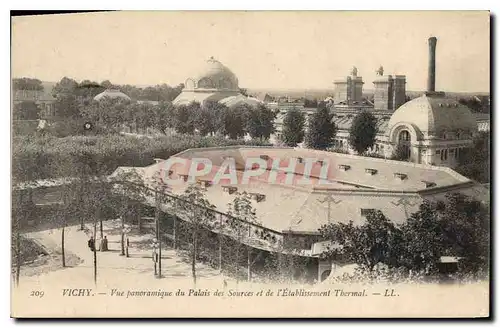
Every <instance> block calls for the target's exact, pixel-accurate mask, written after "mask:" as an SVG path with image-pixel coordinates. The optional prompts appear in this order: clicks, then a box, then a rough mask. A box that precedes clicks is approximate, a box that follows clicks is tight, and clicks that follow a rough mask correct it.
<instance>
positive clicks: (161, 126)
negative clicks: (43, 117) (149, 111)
mask: <svg viewBox="0 0 500 328" xmlns="http://www.w3.org/2000/svg"><path fill="white" fill-rule="evenodd" d="M174 113H175V109H174V106H173V105H172V103H171V102H169V101H161V102H160V103H159V104H158V105H157V106H154V107H153V119H152V126H153V127H154V128H155V129H157V130H160V131H161V132H162V133H166V130H167V128H173V127H174Z"/></svg>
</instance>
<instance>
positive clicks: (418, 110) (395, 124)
mask: <svg viewBox="0 0 500 328" xmlns="http://www.w3.org/2000/svg"><path fill="white" fill-rule="evenodd" d="M436 42H437V39H436V38H434V37H432V38H430V39H429V63H428V64H429V68H428V82H427V84H428V85H427V92H425V93H423V95H422V96H420V97H418V98H415V99H413V100H410V101H408V102H406V103H403V104H401V105H399V106H398V104H400V103H402V101H401V99H404V98H405V87H404V84H405V83H406V82H405V77H404V76H396V78H394V79H393V80H394V81H395V82H394V83H393V84H392V86H391V84H390V83H386V82H387V81H390V80H391V79H392V76H390V75H389V76H382V74H383V69H382V68H380V69H379V72H380V73H379V75H380V77H379V78H378V79H377V80H376V81H375V82H374V84H375V93H374V95H375V101H374V106H372V107H371V108H368V109H366V110H369V111H370V112H372V114H373V115H374V116H375V117H376V118H377V129H378V134H377V136H376V143H375V145H374V146H373V148H372V149H370V150H369V152H371V153H375V154H378V155H380V156H383V157H385V158H390V157H391V156H392V155H393V154H394V151H395V150H396V149H397V150H398V153H399V155H400V157H403V158H406V159H407V160H408V161H409V162H413V163H420V164H429V165H438V166H448V167H452V168H453V167H455V166H456V165H457V164H458V158H459V155H460V152H461V150H462V149H464V148H468V147H471V146H472V144H473V141H472V139H473V136H474V134H475V133H477V131H478V122H477V119H476V117H475V116H474V115H473V114H472V112H471V111H470V109H469V108H468V107H466V106H464V105H462V104H460V103H459V102H458V101H456V100H455V99H452V98H447V97H446V95H445V93H444V92H436V91H435V69H436V63H435V51H436ZM398 82H399V84H400V85H398ZM391 89H392V91H393V92H392V93H393V94H392V95H391V92H390V91H391ZM330 108H333V110H334V112H335V118H334V123H335V124H336V126H337V128H338V132H337V134H336V137H335V140H334V146H335V147H336V148H340V149H343V150H347V151H348V152H350V153H354V150H353V149H351V148H350V146H349V141H348V140H349V134H350V132H349V130H350V127H351V125H352V123H353V121H354V119H355V117H356V115H357V114H358V113H359V111H360V110H359V108H354V107H353V106H349V108H343V107H342V106H337V105H333V106H332V107H330ZM396 108H397V109H396ZM394 109H395V110H394Z"/></svg>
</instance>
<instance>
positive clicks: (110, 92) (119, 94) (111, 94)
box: [94, 89, 130, 101]
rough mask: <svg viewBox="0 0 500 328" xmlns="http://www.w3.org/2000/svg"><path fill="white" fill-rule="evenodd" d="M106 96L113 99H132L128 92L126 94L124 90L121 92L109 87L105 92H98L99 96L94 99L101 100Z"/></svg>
mask: <svg viewBox="0 0 500 328" xmlns="http://www.w3.org/2000/svg"><path fill="white" fill-rule="evenodd" d="M104 98H111V99H117V98H120V99H123V100H128V101H130V97H129V96H127V95H126V94H124V93H123V92H121V91H120V90H118V89H107V90H104V91H103V92H101V93H100V94H98V95H97V96H95V97H94V100H97V101H99V100H101V99H104Z"/></svg>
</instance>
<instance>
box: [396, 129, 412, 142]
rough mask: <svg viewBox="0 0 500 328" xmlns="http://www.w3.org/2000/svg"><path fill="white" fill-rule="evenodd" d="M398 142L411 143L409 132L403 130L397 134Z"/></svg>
mask: <svg viewBox="0 0 500 328" xmlns="http://www.w3.org/2000/svg"><path fill="white" fill-rule="evenodd" d="M399 141H411V136H410V132H408V131H406V130H404V131H401V132H400V133H399Z"/></svg>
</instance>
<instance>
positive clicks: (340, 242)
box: [320, 211, 397, 271]
mask: <svg viewBox="0 0 500 328" xmlns="http://www.w3.org/2000/svg"><path fill="white" fill-rule="evenodd" d="M320 233H321V235H322V237H323V238H324V239H325V240H329V241H332V242H333V243H334V244H333V245H332V246H331V247H330V248H329V249H328V250H326V251H325V252H324V253H323V254H322V257H324V258H327V259H330V260H334V261H346V262H350V263H356V264H358V265H359V266H360V267H361V268H362V269H365V270H368V271H371V270H373V268H374V267H375V265H376V264H378V263H379V262H381V263H385V264H389V263H391V261H392V256H393V251H394V244H395V243H394V240H395V236H396V235H397V229H396V227H395V226H394V224H393V223H392V222H391V221H389V220H388V219H387V218H386V217H385V216H384V214H383V213H382V212H381V211H375V212H372V213H369V214H368V215H367V216H366V223H364V224H363V225H360V226H355V225H354V223H353V221H349V223H347V224H345V223H342V222H339V223H330V224H328V225H325V226H323V227H321V228H320ZM396 250H397V248H396Z"/></svg>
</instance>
